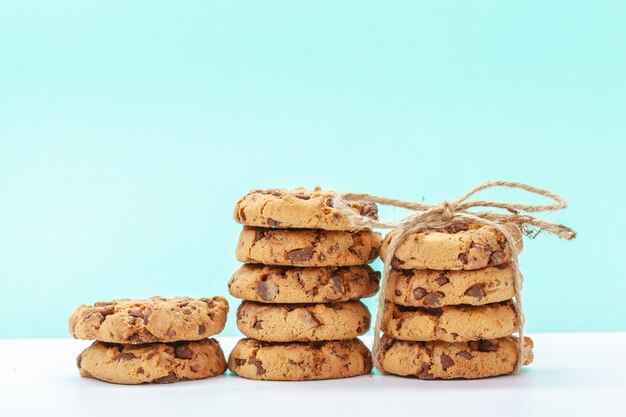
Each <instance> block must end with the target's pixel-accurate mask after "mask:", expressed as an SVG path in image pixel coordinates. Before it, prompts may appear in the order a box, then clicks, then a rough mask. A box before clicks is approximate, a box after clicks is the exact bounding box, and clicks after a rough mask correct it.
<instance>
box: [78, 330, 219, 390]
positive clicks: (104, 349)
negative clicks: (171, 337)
mask: <svg viewBox="0 0 626 417" xmlns="http://www.w3.org/2000/svg"><path fill="white" fill-rule="evenodd" d="M76 364H77V365H78V369H79V371H80V375H81V376H82V377H85V378H95V379H100V380H102V381H107V382H112V383H115V384H144V383H161V384H163V383H170V382H177V381H184V380H189V379H201V378H207V377H210V376H216V375H221V374H223V373H224V371H225V370H226V359H225V358H224V353H223V352H222V349H221V348H220V345H219V343H218V342H217V341H216V340H214V339H203V340H199V341H196V342H176V343H150V344H145V345H120V344H113V343H104V342H94V344H92V345H91V346H90V347H88V348H87V349H85V350H84V351H83V352H82V353H81V354H80V355H79V356H78V358H77V360H76Z"/></svg>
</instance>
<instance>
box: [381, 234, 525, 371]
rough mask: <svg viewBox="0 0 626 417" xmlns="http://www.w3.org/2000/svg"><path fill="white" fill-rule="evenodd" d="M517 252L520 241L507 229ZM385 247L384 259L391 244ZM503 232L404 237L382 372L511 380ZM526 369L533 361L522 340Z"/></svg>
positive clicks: (513, 353) (513, 347) (395, 261)
mask: <svg viewBox="0 0 626 417" xmlns="http://www.w3.org/2000/svg"><path fill="white" fill-rule="evenodd" d="M507 228H510V230H511V233H512V235H513V236H514V237H515V240H516V246H517V251H518V252H519V251H521V249H522V234H521V231H520V229H519V228H518V227H517V226H515V225H507ZM395 233H397V231H392V232H391V233H389V234H388V235H387V237H386V238H385V239H384V241H383V243H382V248H381V256H382V258H383V259H385V260H387V249H388V245H389V241H390V239H391V238H392V237H393V235H394V234H395ZM513 256H517V253H511V250H510V249H509V248H508V245H507V244H506V239H505V237H504V235H503V234H502V233H500V232H499V231H497V230H496V229H494V228H492V227H488V226H482V225H477V224H468V225H462V224H461V225H459V224H456V225H453V226H450V227H449V228H447V229H438V230H436V231H425V232H421V233H414V234H409V235H408V236H407V237H406V238H405V239H404V240H403V241H401V242H400V244H399V245H398V247H397V249H396V252H395V255H394V256H393V258H392V259H390V262H391V267H392V270H391V273H390V275H389V277H388V279H387V280H386V283H385V291H384V294H385V298H386V300H385V302H384V309H383V312H382V314H383V316H382V323H381V330H382V331H383V333H384V335H383V337H382V340H381V353H382V356H381V357H380V358H381V364H380V365H381V367H382V370H383V371H385V372H387V373H390V374H396V375H404V376H416V377H418V378H421V379H433V378H443V379H452V378H468V379H473V378H484V377H490V376H496V375H505V374H510V373H513V372H514V371H515V369H516V364H517V359H518V339H517V338H516V337H514V336H512V334H513V333H515V332H517V330H518V318H517V314H516V310H515V306H514V304H513V301H512V300H511V299H512V298H513V296H514V291H515V270H514V267H513V266H512V265H511V263H510V260H511V259H512V257H513ZM524 341H525V349H524V352H523V363H524V364H529V363H530V362H531V361H532V350H531V349H532V341H531V340H530V339H529V338H525V339H524Z"/></svg>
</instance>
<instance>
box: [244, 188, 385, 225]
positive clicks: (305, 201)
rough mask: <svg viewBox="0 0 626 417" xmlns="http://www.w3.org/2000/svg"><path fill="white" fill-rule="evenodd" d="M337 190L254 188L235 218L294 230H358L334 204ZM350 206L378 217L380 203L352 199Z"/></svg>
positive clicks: (248, 222) (367, 215) (252, 223)
mask: <svg viewBox="0 0 626 417" xmlns="http://www.w3.org/2000/svg"><path fill="white" fill-rule="evenodd" d="M335 195H336V193H335V192H334V191H323V190H322V189H321V188H319V187H315V189H314V190H312V191H311V190H305V189H304V188H296V189H295V190H283V189H271V190H254V191H251V192H249V193H248V194H246V195H245V196H243V197H242V198H241V199H240V200H239V201H238V202H237V205H236V206H235V212H234V217H235V221H237V222H238V223H241V224H244V225H246V226H257V227H282V228H291V229H324V230H345V231H350V230H354V227H353V226H352V225H351V224H350V222H349V221H348V218H347V217H346V216H345V215H344V214H342V213H340V212H339V211H338V210H337V209H335V208H334V207H333V198H334V197H335ZM348 206H349V207H350V208H351V209H352V210H354V212H355V213H359V214H360V215H362V216H366V217H369V218H371V219H378V207H377V206H376V204H371V203H363V202H351V203H348Z"/></svg>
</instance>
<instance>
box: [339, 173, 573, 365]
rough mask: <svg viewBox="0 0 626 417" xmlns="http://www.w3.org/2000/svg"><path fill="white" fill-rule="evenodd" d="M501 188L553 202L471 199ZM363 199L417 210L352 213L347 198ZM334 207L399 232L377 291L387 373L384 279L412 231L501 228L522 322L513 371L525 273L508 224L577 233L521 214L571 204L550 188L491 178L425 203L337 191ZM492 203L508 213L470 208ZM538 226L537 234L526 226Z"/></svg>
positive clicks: (520, 359)
mask: <svg viewBox="0 0 626 417" xmlns="http://www.w3.org/2000/svg"><path fill="white" fill-rule="evenodd" d="M494 187H503V188H516V189H520V190H524V191H527V192H529V193H532V194H537V195H541V196H544V197H547V198H549V199H551V200H553V201H554V203H552V204H547V205H531V204H518V203H505V202H496V201H485V200H476V201H469V198H470V197H472V196H473V195H474V194H476V193H478V192H479V191H482V190H485V189H487V188H494ZM352 201H363V202H368V203H377V204H381V205H386V206H394V207H400V208H404V209H408V210H412V211H415V213H414V214H411V215H409V216H407V217H405V218H403V219H402V220H400V221H398V222H383V221H377V220H373V219H371V218H369V217H365V216H362V215H360V214H358V213H356V212H354V211H353V210H352V209H351V208H350V207H349V205H348V202H352ZM334 207H335V208H336V209H337V210H339V211H340V212H341V213H342V214H343V215H345V216H346V217H347V218H348V220H349V221H350V222H351V224H352V225H353V226H354V227H355V229H362V228H371V229H397V230H398V232H397V233H395V234H393V235H392V236H391V238H390V240H389V245H388V247H387V253H386V256H385V262H384V268H383V279H382V281H381V283H380V286H381V295H380V296H379V303H378V315H377V319H376V325H375V328H374V349H373V350H374V365H375V366H376V369H378V370H379V371H380V372H384V371H383V370H382V367H381V360H382V349H381V346H380V327H381V324H382V317H383V308H384V302H385V300H386V298H387V297H386V291H387V288H386V285H385V284H386V281H387V278H388V277H389V273H390V272H391V260H392V259H393V257H394V254H395V253H396V250H397V248H398V245H399V244H400V243H401V242H402V241H403V240H404V238H405V237H406V236H408V235H410V234H413V233H419V232H421V231H424V230H436V229H442V228H445V227H448V226H452V225H457V224H467V223H478V224H482V225H486V226H490V227H493V228H494V229H496V230H498V231H499V232H500V233H502V235H503V236H504V237H505V239H506V245H507V246H508V249H509V250H510V251H511V254H513V256H512V257H511V264H512V267H513V270H514V274H515V279H514V304H515V312H516V315H517V322H518V346H517V350H518V352H517V353H518V354H517V363H516V367H515V372H517V371H518V370H519V368H520V367H521V366H522V364H523V363H524V313H523V310H522V300H521V294H520V292H521V287H522V281H523V277H522V274H521V272H520V270H519V267H518V262H517V256H516V254H517V249H516V244H515V243H516V242H515V238H514V237H513V235H512V234H511V232H510V230H509V229H507V228H506V227H505V225H506V224H517V225H518V226H520V227H521V228H522V230H523V231H524V232H525V234H527V235H528V236H530V237H532V238H534V237H535V236H537V234H538V233H539V232H542V231H543V232H548V233H551V234H553V235H556V236H558V237H559V238H561V239H566V240H571V239H574V238H575V237H576V232H575V231H573V230H572V229H570V228H569V227H566V226H563V225H560V224H555V223H550V222H547V221H544V220H541V219H538V218H536V217H533V216H531V215H529V214H521V213H538V212H550V211H557V210H562V209H564V208H566V207H567V201H566V200H565V199H564V198H562V197H560V196H558V195H556V194H554V193H552V192H551V191H548V190H544V189H541V188H536V187H533V186H530V185H527V184H522V183H518V182H508V181H490V182H486V183H484V184H481V185H479V186H477V187H475V188H473V189H472V190H470V191H469V192H468V193H466V194H465V195H463V196H461V197H459V198H458V199H456V200H453V201H444V202H442V203H440V204H435V205H430V204H421V203H412V202H407V201H402V200H396V199H393V198H387V197H378V196H374V195H371V194H357V193H344V194H337V195H336V196H335V198H334ZM478 207H482V208H492V209H503V210H506V211H508V213H502V212H496V211H474V212H470V211H468V210H469V209H472V208H478ZM529 227H531V228H535V231H534V233H533V232H532V230H528V228H529Z"/></svg>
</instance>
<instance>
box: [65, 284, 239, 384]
mask: <svg viewBox="0 0 626 417" xmlns="http://www.w3.org/2000/svg"><path fill="white" fill-rule="evenodd" d="M227 313H228V302H227V301H226V299H225V298H223V297H219V296H218V297H213V298H189V297H178V298H170V299H168V298H163V297H152V298H148V299H144V300H128V299H119V300H114V301H110V302H98V303H95V304H94V305H89V306H88V305H82V306H80V307H79V308H78V309H77V310H76V311H75V312H74V314H72V316H71V317H70V319H69V327H70V333H71V334H72V336H73V337H75V338H77V339H86V340H93V339H95V340H96V341H95V342H94V343H93V344H92V345H91V346H89V347H88V348H87V349H85V350H84V351H83V352H82V353H81V354H80V355H79V356H78V358H77V361H76V363H77V365H78V369H79V371H80V375H81V376H83V377H85V378H95V379H100V380H102V381H107V382H112V383H115V384H144V383H170V382H178V381H184V380H191V379H201V378H207V377H211V376H216V375H221V374H223V373H224V371H225V370H226V360H225V358H224V353H223V352H222V349H221V348H220V345H219V343H218V342H217V341H216V340H215V339H211V338H209V337H210V336H213V335H215V334H218V333H219V332H221V331H222V329H224V324H225V323H226V315H227Z"/></svg>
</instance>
